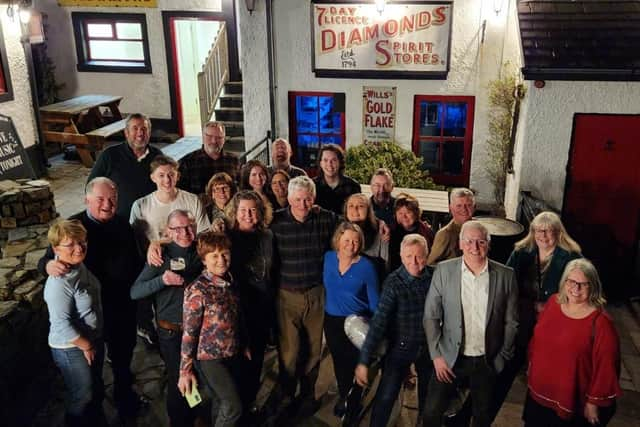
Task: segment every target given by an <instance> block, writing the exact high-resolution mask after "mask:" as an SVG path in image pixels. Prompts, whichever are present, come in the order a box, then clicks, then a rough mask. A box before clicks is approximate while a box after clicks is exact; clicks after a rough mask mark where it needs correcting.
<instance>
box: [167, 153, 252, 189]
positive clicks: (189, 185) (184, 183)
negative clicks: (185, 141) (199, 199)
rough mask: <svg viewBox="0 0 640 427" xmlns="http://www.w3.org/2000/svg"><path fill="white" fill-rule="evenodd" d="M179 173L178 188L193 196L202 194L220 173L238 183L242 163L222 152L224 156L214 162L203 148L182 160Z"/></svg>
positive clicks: (230, 154) (229, 154) (231, 155)
mask: <svg viewBox="0 0 640 427" xmlns="http://www.w3.org/2000/svg"><path fill="white" fill-rule="evenodd" d="M179 171H180V181H179V182H178V187H179V188H181V189H183V190H185V191H188V192H190V193H193V194H202V193H204V191H205V189H206V187H207V183H208V182H209V180H210V179H211V177H212V176H213V175H214V174H216V173H218V172H226V173H228V174H229V176H230V177H231V178H233V180H234V181H236V182H238V178H239V173H240V161H239V160H238V157H237V156H236V155H235V154H232V153H227V152H225V151H222V156H220V157H219V158H218V159H217V160H214V159H212V158H211V157H209V155H208V154H207V153H206V152H205V151H204V149H203V148H201V149H199V150H196V151H194V152H192V153H190V154H187V155H186V156H184V157H183V158H182V160H180V169H179Z"/></svg>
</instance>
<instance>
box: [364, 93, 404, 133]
mask: <svg viewBox="0 0 640 427" xmlns="http://www.w3.org/2000/svg"><path fill="white" fill-rule="evenodd" d="M395 137H396V88H395V87H376V86H363V87H362V142H363V143H367V142H382V141H394V140H395Z"/></svg>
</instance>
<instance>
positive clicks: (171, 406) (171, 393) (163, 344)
mask: <svg viewBox="0 0 640 427" xmlns="http://www.w3.org/2000/svg"><path fill="white" fill-rule="evenodd" d="M181 344H182V334H181V333H180V332H176V331H170V330H168V329H163V328H158V345H159V347H160V354H161V355H162V359H164V364H165V367H166V369H167V413H168V414H169V420H170V422H171V426H172V427H179V426H192V425H193V420H194V418H195V411H194V410H192V409H191V408H189V405H188V404H187V400H186V399H185V398H184V397H183V396H182V393H180V390H179V389H178V379H179V377H180V346H181Z"/></svg>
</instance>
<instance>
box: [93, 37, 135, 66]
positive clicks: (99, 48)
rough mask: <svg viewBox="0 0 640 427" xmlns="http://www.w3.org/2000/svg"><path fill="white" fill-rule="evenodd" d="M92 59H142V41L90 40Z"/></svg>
mask: <svg viewBox="0 0 640 427" xmlns="http://www.w3.org/2000/svg"><path fill="white" fill-rule="evenodd" d="M89 49H90V50H91V59H92V60H110V59H111V60H120V61H144V50H143V48H142V42H125V41H111V40H91V41H90V42H89Z"/></svg>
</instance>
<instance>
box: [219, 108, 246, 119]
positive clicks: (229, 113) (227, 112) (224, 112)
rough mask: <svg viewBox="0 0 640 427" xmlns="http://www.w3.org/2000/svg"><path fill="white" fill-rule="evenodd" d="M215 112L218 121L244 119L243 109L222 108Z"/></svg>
mask: <svg viewBox="0 0 640 427" xmlns="http://www.w3.org/2000/svg"><path fill="white" fill-rule="evenodd" d="M214 112H215V116H216V120H218V121H226V120H229V121H241V120H243V119H244V113H243V111H242V108H241V107H220V108H216V109H215V110H214Z"/></svg>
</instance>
